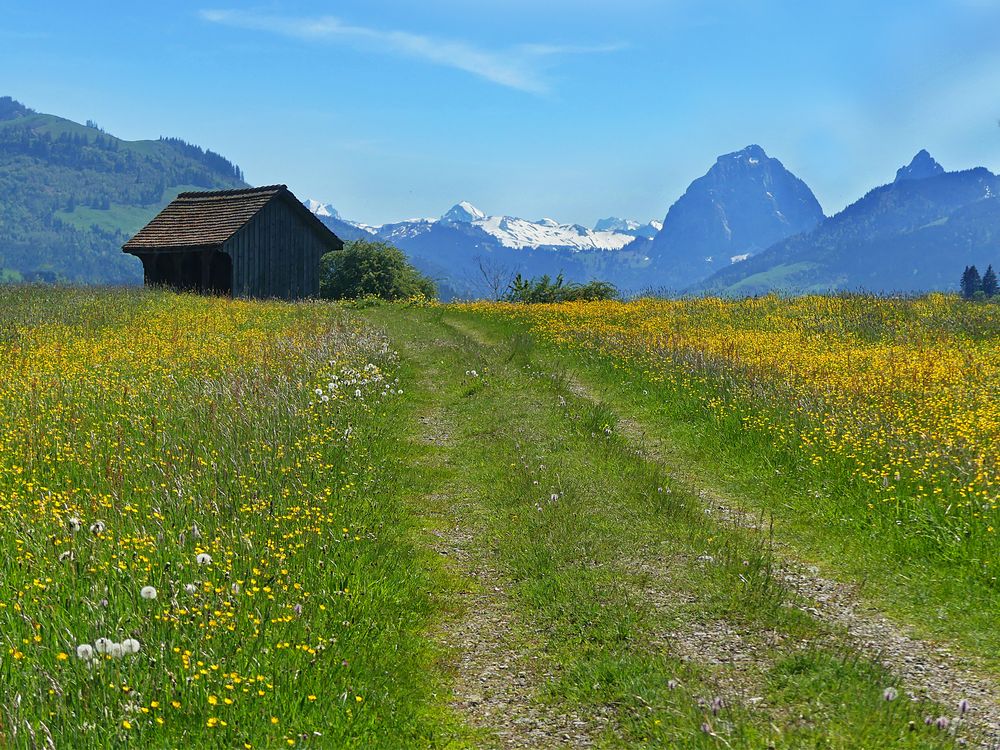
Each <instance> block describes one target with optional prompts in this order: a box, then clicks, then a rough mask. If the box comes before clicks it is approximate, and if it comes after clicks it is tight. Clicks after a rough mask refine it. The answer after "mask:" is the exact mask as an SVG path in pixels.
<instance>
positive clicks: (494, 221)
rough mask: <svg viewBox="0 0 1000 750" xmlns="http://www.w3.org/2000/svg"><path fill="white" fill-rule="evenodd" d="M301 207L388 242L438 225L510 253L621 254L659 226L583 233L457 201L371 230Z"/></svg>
mask: <svg viewBox="0 0 1000 750" xmlns="http://www.w3.org/2000/svg"><path fill="white" fill-rule="evenodd" d="M303 203H304V204H305V206H306V207H307V208H308V209H309V210H310V211H312V212H313V213H314V214H316V215H317V216H320V217H332V218H336V219H338V220H339V221H342V222H344V223H346V224H350V225H351V226H353V227H357V228H358V229H362V230H364V231H365V232H367V233H368V234H373V235H376V236H378V237H379V238H380V239H383V240H386V241H388V242H394V241H400V240H407V239H411V238H414V237H419V236H420V235H423V234H427V233H428V232H431V231H433V229H434V227H435V226H436V225H439V224H440V225H442V226H452V227H454V228H463V227H464V228H465V229H463V231H466V232H470V231H471V232H472V235H471V236H473V237H474V236H475V235H476V233H477V232H482V233H483V234H485V235H488V236H489V237H491V238H492V239H493V240H495V241H496V242H498V243H499V244H500V245H502V246H503V247H506V248H511V249H514V250H525V249H536V248H546V249H552V248H558V249H565V250H569V251H571V252H581V251H587V250H599V251H605V250H621V249H622V248H623V247H625V246H626V245H628V244H629V243H631V242H633V241H634V240H635V239H636V237H646V238H652V237H653V236H654V235H655V234H656V232H657V231H659V229H660V227H661V226H662V225H661V224H660V223H659V222H650V223H649V224H645V225H640V224H639V223H638V222H635V221H627V220H623V219H618V220H616V221H618V222H620V224H618V225H616V226H621V227H627V228H628V229H626V230H625V231H621V230H618V229H612V228H608V229H600V230H595V229H587V228H586V227H584V226H581V225H579V224H560V223H559V222H558V221H556V220H555V219H551V218H544V219H540V220H538V221H529V220H527V219H519V218H517V217H514V216H488V215H487V214H486V212H485V211H482V210H480V209H478V208H476V207H475V206H474V205H473V204H471V203H469V202H468V201H461V202H460V203H456V204H455V205H454V206H452V207H451V208H450V209H448V211H447V212H446V213H444V214H443V215H442V216H441V218H440V219H407V220H404V221H400V222H393V223H390V224H383V225H381V226H376V227H372V226H368V225H363V224H356V223H354V222H350V221H346V220H344V219H341V218H340V215H339V214H338V213H337V211H336V210H335V209H334V208H333V206H331V205H330V204H328V203H320V202H319V201H315V200H307V201H303ZM599 223H600V222H599ZM484 239H485V238H484Z"/></svg>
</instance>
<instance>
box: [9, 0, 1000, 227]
mask: <svg viewBox="0 0 1000 750" xmlns="http://www.w3.org/2000/svg"><path fill="white" fill-rule="evenodd" d="M96 7H97V8H99V10H96V9H95V5H94V4H90V3H76V2H73V3H69V2H50V3H45V4H38V3H23V2H9V0H0V19H2V20H0V95H2V94H9V95H12V96H14V97H15V98H17V99H19V100H21V101H23V102H24V103H25V104H27V105H28V106H30V107H33V108H34V109H37V110H39V111H43V112H52V113H55V114H60V115H63V116H66V117H69V118H71V119H75V120H78V121H83V120H86V119H93V120H96V121H97V122H98V123H99V124H100V125H101V126H102V127H103V128H105V129H106V130H107V131H109V132H111V133H114V134H116V135H118V136H120V137H123V138H128V139H140V138H155V137H157V136H159V135H173V136H179V137H182V138H185V139H186V140H189V141H191V142H193V143H197V144H199V145H202V146H205V147H208V148H212V149H213V150H216V151H219V152H220V153H222V154H224V155H225V156H227V157H229V158H230V159H232V160H233V161H235V162H237V163H238V164H239V165H240V166H242V167H243V169H244V171H245V172H246V175H247V179H248V180H249V181H250V182H252V183H254V184H265V183H273V182H285V183H287V184H288V185H289V186H290V187H291V188H292V190H293V191H294V192H295V193H296V194H297V195H299V197H301V198H306V197H313V198H317V199H321V200H323V201H329V202H331V203H333V204H334V205H335V206H336V207H337V208H338V209H339V210H340V211H341V213H342V214H343V215H344V216H345V217H348V218H351V219H355V220H358V221H366V222H370V223H381V222H385V221H390V220H396V219H402V218H408V217H413V216H436V215H439V214H441V213H443V212H444V211H445V210H447V209H448V207H449V206H450V205H452V204H453V203H455V202H457V201H458V200H461V199H467V200H470V201H472V202H473V203H475V204H477V205H478V206H479V207H480V208H482V209H484V210H486V211H487V212H488V213H495V214H499V213H505V214H512V215H518V216H524V217H526V218H532V219H537V218H540V217H542V216H551V217H553V218H556V219H558V220H560V221H565V222H579V223H583V224H587V225H592V224H593V222H594V221H595V220H596V219H598V218H601V217H603V216H607V215H618V216H624V217H632V218H638V219H644V220H645V219H649V218H654V217H655V218H661V219H662V218H663V215H664V214H665V213H666V210H667V208H668V207H669V206H670V204H671V203H672V202H673V201H674V200H676V199H677V197H678V196H679V195H680V194H681V193H682V192H683V191H684V189H685V188H686V187H687V185H688V184H689V183H690V182H691V180H693V179H694V178H696V177H698V176H700V175H701V174H703V173H704V172H705V171H706V170H707V169H708V168H709V167H710V166H711V165H712V163H713V162H714V160H715V158H716V157H717V156H718V155H719V154H722V153H726V152H730V151H734V150H738V149H740V148H742V147H743V146H745V145H747V144H749V143H759V144H760V145H762V146H763V147H764V148H765V149H766V150H767V152H768V153H769V154H770V155H772V156H775V157H777V158H779V159H781V160H782V161H783V162H784V164H785V165H786V166H787V167H788V168H789V169H791V170H792V171H793V172H795V173H796V174H797V175H798V176H799V177H801V178H802V179H804V180H805V181H806V182H807V183H808V184H809V185H810V187H812V189H813V190H814V192H815V193H816V196H817V198H818V199H819V201H820V203H821V204H822V205H823V208H824V210H825V211H826V212H827V213H833V212H835V211H837V210H840V209H841V208H843V207H844V206H845V205H846V204H847V203H849V202H851V201H853V200H855V199H856V198H858V197H860V196H861V195H862V194H863V193H864V192H866V191H867V190H868V189H869V188H871V187H873V186H875V185H877V184H881V183H884V182H887V181H889V180H891V179H892V177H893V175H894V173H895V170H896V168H897V167H899V166H900V165H901V164H903V163H905V162H907V161H909V159H910V158H911V157H912V156H913V154H914V153H915V152H916V151H918V150H919V149H920V148H927V149H928V150H929V151H930V152H931V154H932V155H933V156H935V157H936V158H937V159H938V160H939V161H940V162H941V163H942V164H943V165H944V166H945V168H946V169H959V168H967V167H972V166H977V165H983V166H987V167H989V168H991V169H993V170H994V171H997V170H998V169H1000V127H998V120H1000V44H998V42H997V32H998V31H1000V0H910V1H909V2H878V3H871V2H870V1H869V2H854V1H849V2H839V1H838V2H835V3H808V2H778V1H777V0H775V1H774V2H768V1H766V0H734V1H732V2H721V1H720V2H711V1H705V0H702V1H701V2H696V1H695V0H660V1H659V2H654V1H653V0H615V1H614V2H610V1H609V2H605V1H604V0H589V1H588V0H573V1H571V0H548V1H547V0H502V1H501V0H466V1H465V2H459V1H458V0H421V1H420V2H399V1H396V0H364V1H355V0H345V1H344V2H329V3H327V2H321V1H319V0H313V2H309V3H305V2H277V1H276V0H262V1H261V2H259V3H255V4H243V3H240V4H235V3H232V2H226V1H225V0H203V1H202V2H188V1H186V0H179V1H178V2H171V3H137V2H134V0H133V1H132V2H127V3H125V2H114V1H112V2H102V3H100V4H99V5H96Z"/></svg>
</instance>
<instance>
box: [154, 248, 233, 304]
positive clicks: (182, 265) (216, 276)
mask: <svg viewBox="0 0 1000 750" xmlns="http://www.w3.org/2000/svg"><path fill="white" fill-rule="evenodd" d="M140 257H141V258H142V269H143V275H144V276H145V281H146V285H147V286H166V287H170V288H171V289H175V290H177V291H181V292H199V293H202V294H218V295H225V296H232V294H233V259H232V258H230V257H229V255H228V254H226V253H224V252H221V251H219V250H171V251H164V252H153V253H143V254H142V255H141V256H140Z"/></svg>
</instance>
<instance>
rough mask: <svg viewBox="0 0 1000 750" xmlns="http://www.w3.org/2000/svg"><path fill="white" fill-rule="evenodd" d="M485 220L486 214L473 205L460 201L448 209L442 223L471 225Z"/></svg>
mask: <svg viewBox="0 0 1000 750" xmlns="http://www.w3.org/2000/svg"><path fill="white" fill-rule="evenodd" d="M485 218H486V214H485V213H483V212H482V211H480V210H479V209H478V208H476V207H475V206H473V205H472V204H471V203H469V202H468V201H460V202H459V203H456V204H455V205H454V206H452V207H451V208H450V209H448V212H447V213H446V214H444V215H443V216H442V217H441V221H446V222H452V223H454V224H471V223H472V222H474V221H479V220H480V219H485Z"/></svg>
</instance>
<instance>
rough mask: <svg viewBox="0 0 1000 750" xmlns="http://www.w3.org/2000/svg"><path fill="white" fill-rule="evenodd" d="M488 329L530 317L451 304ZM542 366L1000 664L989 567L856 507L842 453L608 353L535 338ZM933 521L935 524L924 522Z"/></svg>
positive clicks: (907, 614) (918, 616)
mask: <svg viewBox="0 0 1000 750" xmlns="http://www.w3.org/2000/svg"><path fill="white" fill-rule="evenodd" d="M452 314H453V315H454V316H455V317H456V318H457V319H463V320H467V321H468V323H467V324H471V323H474V324H475V325H476V326H477V327H479V328H480V329H481V330H482V331H483V335H486V336H491V337H495V338H502V337H504V336H509V335H517V336H525V335H528V334H527V328H522V327H520V326H517V325H513V326H512V324H510V323H507V322H500V321H496V320H489V319H485V318H482V317H480V316H474V315H468V316H467V315H463V314H462V313H460V312H458V311H456V312H453V313H452ZM536 350H537V351H538V355H539V357H541V358H543V359H544V360H545V361H546V362H547V365H546V366H548V367H551V368H554V369H559V370H572V371H574V372H575V373H577V377H578V378H579V379H580V380H581V381H582V382H584V383H586V384H587V385H588V387H590V388H591V389H592V390H593V391H594V392H595V393H599V394H600V396H601V398H603V399H604V400H605V401H606V403H608V404H610V405H611V406H612V407H613V408H614V409H616V410H617V411H618V413H619V414H620V415H623V416H627V417H628V418H629V419H630V420H632V421H634V422H635V423H637V424H638V425H640V426H641V428H642V430H643V431H644V432H645V434H646V435H647V438H648V439H649V440H651V441H655V442H656V443H657V444H658V450H659V452H660V453H661V455H662V456H663V458H664V459H665V460H666V461H667V462H668V463H669V464H670V465H671V466H672V467H673V469H674V474H675V476H676V477H677V478H678V479H679V480H682V481H684V482H685V483H686V484H687V485H688V486H691V487H699V488H704V489H708V490H710V491H713V492H717V493H720V494H722V495H723V496H727V497H729V498H731V499H732V501H733V502H734V503H735V504H736V505H737V506H739V507H742V508H749V509H751V510H753V511H754V512H760V511H763V512H766V513H768V514H771V515H772V516H773V518H774V519H775V524H776V528H777V529H778V533H779V534H780V536H781V539H782V541H783V542H785V543H787V544H789V545H790V546H791V548H792V554H795V555H797V556H798V557H799V558H800V559H802V560H804V561H807V562H809V563H815V564H819V565H821V566H822V567H823V569H825V570H826V571H829V572H830V573H832V574H834V575H835V576H836V577H838V578H841V579H844V580H850V581H854V582H856V583H857V584H858V585H859V586H860V588H861V593H862V595H863V597H864V598H866V599H868V600H870V601H873V602H874V603H876V604H877V605H878V606H879V607H880V608H881V609H883V610H884V611H886V612H888V613H890V614H892V615H893V616H895V617H897V618H898V619H899V620H900V621H901V622H903V623H905V624H907V625H908V626H910V627H911V628H913V630H914V631H915V632H916V633H918V634H920V635H922V636H924V637H927V638H931V639H943V640H947V641H949V642H952V643H955V644H959V645H961V646H962V647H963V649H962V651H960V652H959V654H958V658H959V659H962V658H963V654H964V657H965V658H966V661H968V662H969V663H970V666H972V667H973V668H975V669H979V670H986V671H989V672H996V670H997V669H1000V660H998V657H997V654H998V653H1000V631H998V630H997V628H996V626H995V624H996V619H997V616H998V615H1000V589H998V588H997V586H996V579H995V578H993V579H991V580H990V579H984V577H983V573H982V566H981V565H980V561H979V560H977V559H975V555H972V557H971V559H970V557H969V555H968V553H967V552H965V553H962V551H961V550H958V551H957V552H956V553H954V554H948V555H943V554H941V552H940V550H939V549H938V548H937V545H936V540H935V538H934V536H933V534H932V533H920V534H914V533H913V531H912V528H911V527H909V526H907V527H903V526H900V525H897V524H896V523H895V521H893V520H888V521H885V522H883V523H881V524H877V525H873V524H872V522H871V520H870V519H869V518H868V517H867V516H865V515H864V514H862V513H860V512H859V509H861V508H864V507H866V505H867V503H868V502H869V500H870V497H869V493H868V490H867V489H866V488H865V487H864V486H859V483H858V482H857V481H856V479H855V477H854V474H853V469H852V467H851V466H850V465H849V462H837V461H834V460H827V461H825V462H824V463H822V464H821V465H818V466H817V465H814V464H813V463H811V462H810V461H808V460H806V458H805V457H804V456H803V455H802V453H801V452H800V451H798V450H796V449H795V448H794V446H793V447H791V448H789V447H786V446H782V445H779V444H776V443H774V442H773V441H772V440H771V438H770V437H769V436H768V435H765V434H762V433H759V432H756V431H754V430H750V429H747V427H746V425H745V423H744V422H743V420H742V419H741V414H742V412H741V411H740V410H731V411H730V412H729V413H728V414H727V415H726V416H725V417H721V418H720V417H719V416H718V415H717V414H715V413H712V412H710V411H708V410H706V409H705V406H704V400H703V394H702V393H699V392H697V391H695V390H693V389H685V388H678V387H675V386H673V385H664V384H661V383H658V382H655V381H650V380H648V379H642V378H636V377H629V376H628V375H627V374H626V372H627V371H626V370H624V369H623V368H622V367H621V366H620V364H619V363H618V362H617V361H616V360H615V359H614V358H613V357H608V356H602V355H594V354H583V353H579V352H571V351H568V350H563V349H560V348H558V347H553V346H551V345H547V344H544V343H542V342H538V343H536ZM931 531H933V528H932V529H931Z"/></svg>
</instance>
